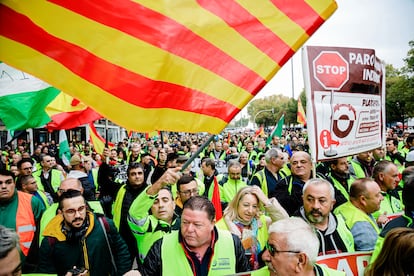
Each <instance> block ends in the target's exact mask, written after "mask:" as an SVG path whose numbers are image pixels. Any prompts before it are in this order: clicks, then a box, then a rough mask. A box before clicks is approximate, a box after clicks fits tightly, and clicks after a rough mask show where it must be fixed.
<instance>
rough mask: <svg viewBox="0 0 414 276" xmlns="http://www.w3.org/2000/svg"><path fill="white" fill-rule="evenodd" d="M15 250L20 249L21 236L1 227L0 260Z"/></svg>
mask: <svg viewBox="0 0 414 276" xmlns="http://www.w3.org/2000/svg"><path fill="white" fill-rule="evenodd" d="M14 248H16V249H17V250H20V249H19V248H20V247H19V236H18V235H17V233H16V232H15V231H13V230H12V229H9V228H6V227H4V226H2V225H0V259H2V258H4V257H6V256H7V255H8V254H9V253H10V251H12V250H13V249H14Z"/></svg>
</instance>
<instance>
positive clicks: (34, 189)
mask: <svg viewBox="0 0 414 276" xmlns="http://www.w3.org/2000/svg"><path fill="white" fill-rule="evenodd" d="M209 138H210V136H209V135H206V134H187V133H170V134H169V135H166V134H164V135H163V136H161V138H160V137H154V138H145V137H144V136H138V137H137V138H132V139H124V140H123V141H121V142H119V143H118V144H117V145H116V147H114V148H110V149H109V148H106V149H105V150H104V152H102V153H97V152H95V151H94V149H93V147H92V146H91V145H90V144H89V143H87V142H85V141H73V142H72V143H71V145H70V150H71V158H70V160H69V163H68V164H64V162H63V161H62V160H61V159H60V158H59V145H58V144H56V143H55V141H50V142H48V143H41V144H36V145H35V147H34V148H35V150H34V152H29V151H28V146H29V145H28V144H27V143H26V142H25V141H23V140H19V141H18V143H17V144H14V145H13V146H12V145H6V146H5V147H4V148H3V149H2V158H1V162H0V187H1V189H0V192H1V193H0V225H3V226H5V227H7V228H11V229H13V230H15V231H16V232H17V234H18V236H19V238H20V243H19V252H20V258H21V260H22V266H21V269H22V270H23V272H26V273H30V272H40V273H50V274H58V275H104V274H111V275H124V274H125V273H127V275H139V274H142V275H167V274H170V275H180V274H184V275H227V274H234V273H239V272H244V271H250V270H254V271H255V273H257V274H256V275H291V274H293V272H294V271H295V272H299V273H298V274H300V275H342V274H337V273H340V272H338V271H333V270H329V269H327V268H325V267H321V266H318V265H317V264H316V263H315V262H316V257H317V256H321V255H329V254H339V253H345V252H355V251H374V257H373V259H374V258H376V256H377V255H378V254H380V251H381V247H382V244H383V243H384V238H386V234H387V233H388V232H389V231H390V230H391V228H395V227H406V228H407V227H408V228H414V225H413V223H412V220H413V219H414V209H413V207H411V206H412V202H414V192H413V186H414V166H413V165H414V134H410V133H402V135H401V136H400V137H399V136H397V135H395V134H393V133H392V132H389V133H387V139H386V144H385V145H383V147H380V148H377V149H374V150H371V151H366V152H361V153H359V154H357V155H355V156H348V157H342V158H337V159H333V160H330V161H328V162H323V163H318V164H315V166H313V164H312V161H311V156H310V152H309V151H310V148H309V145H308V139H307V133H306V131H305V130H291V131H289V130H286V131H284V132H283V135H282V136H281V137H279V136H274V137H271V139H267V135H264V136H262V134H256V133H252V132H237V133H225V134H222V135H217V136H215V137H214V139H212V140H211V139H210V140H211V142H209V143H208V141H210V140H209ZM204 146H205V147H204ZM194 155H195V156H194ZM190 158H192V161H191V162H187V161H188V160H189V159H190ZM187 163H189V164H187ZM184 164H186V165H188V166H187V167H185V168H183V165H184ZM403 176H404V177H403ZM217 200H218V203H217ZM217 204H218V205H217ZM289 217H297V218H299V219H298V220H299V221H298V220H297V219H289ZM397 222H398V223H397ZM410 222H411V223H410ZM394 224H395V225H394ZM392 225H394V226H392ZM307 226H310V227H309V229H310V230H309V229H308V228H306V227H307ZM296 230H297V231H296ZM276 233H277V235H276ZM295 235H297V236H295ZM280 237H283V239H282V238H280ZM295 237H296V238H295ZM299 237H301V238H306V239H307V240H308V241H309V245H308V246H306V245H304V244H303V243H300V242H298V241H300V240H301V239H300V238H299ZM411 242H413V241H412V240H411ZM310 245H311V247H313V248H308V247H310ZM279 252H285V253H287V254H279ZM279 255H280V256H279ZM172 256H174V257H172ZM380 256H382V255H381V254H380ZM1 258H2V256H0V261H1ZM293 260H294V261H293ZM288 264H291V266H289V265H288ZM404 267H405V266H404ZM375 269H376V268H375ZM382 269H383V268H382ZM369 271H370V273H372V271H374V268H370V270H369ZM167 272H168V273H167ZM307 273H310V274H307ZM312 273H313V274H312ZM404 273H405V274H404V275H408V274H410V273H414V271H413V267H412V266H411V267H410V266H408V265H407V269H406V270H404ZM370 275H373V274H370Z"/></svg>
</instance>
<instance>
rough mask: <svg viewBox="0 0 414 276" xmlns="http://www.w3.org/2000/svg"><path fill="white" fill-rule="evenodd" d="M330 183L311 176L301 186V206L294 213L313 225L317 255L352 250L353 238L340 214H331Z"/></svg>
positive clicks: (332, 197)
mask: <svg viewBox="0 0 414 276" xmlns="http://www.w3.org/2000/svg"><path fill="white" fill-rule="evenodd" d="M334 195H335V191H334V188H333V187H332V185H331V184H330V183H329V182H328V181H326V180H324V179H320V178H313V179H310V180H308V181H307V182H306V184H305V186H303V206H302V207H301V208H300V209H299V210H298V212H296V213H295V215H296V216H299V217H301V218H303V219H304V220H305V221H306V222H307V223H309V224H311V225H313V226H314V227H315V232H316V234H317V237H318V239H319V255H328V254H338V253H343V252H353V251H354V238H353V237H352V233H351V232H350V231H349V229H348V228H347V226H346V225H345V222H344V220H343V219H342V217H341V216H338V217H337V216H335V215H334V214H332V212H331V211H332V208H333V206H334V204H335V196H334Z"/></svg>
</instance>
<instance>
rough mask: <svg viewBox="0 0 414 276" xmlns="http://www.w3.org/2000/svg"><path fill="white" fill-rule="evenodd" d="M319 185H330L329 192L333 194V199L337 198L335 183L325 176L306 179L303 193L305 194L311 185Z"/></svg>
mask: <svg viewBox="0 0 414 276" xmlns="http://www.w3.org/2000/svg"><path fill="white" fill-rule="evenodd" d="M318 185H326V186H327V187H329V194H330V195H331V199H335V189H334V187H333V185H332V184H331V183H330V182H329V181H328V180H325V179H323V178H312V179H309V180H308V181H306V183H305V185H304V186H303V188H302V194H305V191H306V189H307V188H308V187H309V186H318Z"/></svg>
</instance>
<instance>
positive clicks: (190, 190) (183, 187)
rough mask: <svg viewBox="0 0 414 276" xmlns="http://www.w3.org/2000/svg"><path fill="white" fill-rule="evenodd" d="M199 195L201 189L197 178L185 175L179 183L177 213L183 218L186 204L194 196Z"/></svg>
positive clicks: (176, 200)
mask: <svg viewBox="0 0 414 276" xmlns="http://www.w3.org/2000/svg"><path fill="white" fill-rule="evenodd" d="M197 195H199V189H198V186H197V181H196V180H195V178H194V177H193V176H191V175H189V174H184V175H183V176H182V177H180V179H178V181H177V198H176V199H175V213H176V214H177V216H181V213H182V212H183V205H184V203H185V202H186V201H187V200H189V199H190V198H191V197H193V196H197Z"/></svg>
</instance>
